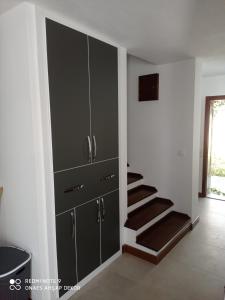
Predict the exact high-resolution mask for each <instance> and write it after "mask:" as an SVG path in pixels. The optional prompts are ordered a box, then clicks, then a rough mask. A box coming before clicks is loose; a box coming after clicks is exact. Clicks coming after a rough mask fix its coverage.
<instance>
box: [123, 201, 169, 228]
mask: <svg viewBox="0 0 225 300" xmlns="http://www.w3.org/2000/svg"><path fill="white" fill-rule="evenodd" d="M171 206H173V202H172V201H171V200H169V199H164V198H159V197H156V198H155V199H153V200H151V201H149V202H148V203H146V204H144V205H142V206H141V207H139V208H137V209H135V210H134V211H132V212H130V213H129V214H128V219H127V221H126V223H125V227H127V228H130V229H133V230H138V229H139V228H141V227H142V226H144V225H145V224H147V223H148V222H150V221H151V220H153V219H154V218H156V217H157V216H158V215H160V214H161V213H163V212H164V211H166V210H167V209H168V208H170V207H171Z"/></svg>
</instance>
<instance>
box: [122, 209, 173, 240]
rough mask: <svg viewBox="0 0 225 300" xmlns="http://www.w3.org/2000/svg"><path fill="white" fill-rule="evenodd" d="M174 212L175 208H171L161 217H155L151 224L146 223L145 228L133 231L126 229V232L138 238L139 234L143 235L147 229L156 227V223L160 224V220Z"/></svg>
mask: <svg viewBox="0 0 225 300" xmlns="http://www.w3.org/2000/svg"><path fill="white" fill-rule="evenodd" d="M172 210H173V206H171V207H170V208H168V209H167V210H166V211H164V212H162V213H161V214H160V215H158V216H157V217H155V218H154V219H153V220H151V221H150V222H148V223H146V224H145V225H144V226H142V227H141V228H139V229H138V230H133V229H130V228H127V227H125V228H126V230H127V231H128V232H129V231H131V232H132V235H133V234H134V235H135V238H136V236H138V235H139V234H141V233H142V232H143V231H145V230H146V229H148V228H149V227H151V226H152V225H154V224H155V223H156V222H158V221H159V220H161V219H162V218H163V217H165V216H166V215H167V214H168V213H169V212H171V211H172Z"/></svg>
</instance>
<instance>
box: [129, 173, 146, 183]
mask: <svg viewBox="0 0 225 300" xmlns="http://www.w3.org/2000/svg"><path fill="white" fill-rule="evenodd" d="M141 179H143V176H142V175H141V174H138V173H132V172H128V173H127V183H128V184H131V183H134V182H136V181H138V180H141Z"/></svg>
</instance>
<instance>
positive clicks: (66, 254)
mask: <svg viewBox="0 0 225 300" xmlns="http://www.w3.org/2000/svg"><path fill="white" fill-rule="evenodd" d="M56 239H57V258H58V273H59V274H58V276H59V279H61V282H60V285H61V286H74V285H76V283H77V276H76V249H75V213H74V210H71V211H68V212H66V213H63V214H61V215H59V216H57V217H56ZM65 292H66V291H64V289H61V290H60V291H59V294H60V296H62V295H63V294H64V293H65Z"/></svg>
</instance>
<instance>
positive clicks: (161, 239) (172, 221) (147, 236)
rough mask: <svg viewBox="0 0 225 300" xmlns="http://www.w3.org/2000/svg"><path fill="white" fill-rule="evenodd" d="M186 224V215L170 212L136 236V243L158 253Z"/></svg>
mask: <svg viewBox="0 0 225 300" xmlns="http://www.w3.org/2000/svg"><path fill="white" fill-rule="evenodd" d="M188 223H190V217H189V216H188V215H186V214H182V213H179V212H176V211H172V212H170V213H169V214H167V215H166V216H165V217H164V218H162V219H161V220H159V221H158V222H156V223H155V224H154V225H152V226H151V227H149V228H148V229H147V230H145V231H144V232H142V233H141V234H140V235H138V236H137V243H138V244H140V245H142V246H144V247H147V248H149V249H152V250H154V251H159V250H161V249H162V248H163V247H164V246H165V245H166V244H167V243H168V242H169V241H170V240H171V239H172V238H173V237H174V236H175V235H176V234H178V233H179V231H180V230H181V229H182V228H184V227H185V225H187V224H188Z"/></svg>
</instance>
